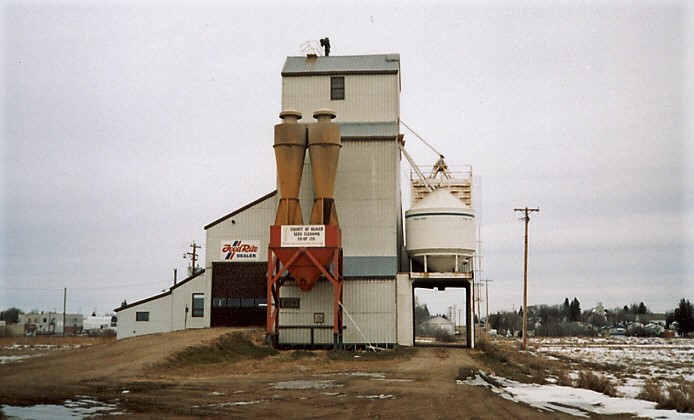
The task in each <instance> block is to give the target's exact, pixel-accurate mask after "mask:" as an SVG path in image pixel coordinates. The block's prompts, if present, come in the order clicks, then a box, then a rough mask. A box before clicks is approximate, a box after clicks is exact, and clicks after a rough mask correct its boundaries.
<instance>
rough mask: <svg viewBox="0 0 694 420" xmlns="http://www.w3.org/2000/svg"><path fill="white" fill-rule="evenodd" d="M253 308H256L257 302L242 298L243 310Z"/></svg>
mask: <svg viewBox="0 0 694 420" xmlns="http://www.w3.org/2000/svg"><path fill="white" fill-rule="evenodd" d="M253 306H255V301H254V300H253V298H241V307H242V308H252V307H253Z"/></svg>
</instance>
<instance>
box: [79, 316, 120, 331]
mask: <svg viewBox="0 0 694 420" xmlns="http://www.w3.org/2000/svg"><path fill="white" fill-rule="evenodd" d="M116 320H117V318H116V317H115V316H90V317H89V318H87V319H85V320H84V327H83V331H84V332H86V333H87V334H89V335H101V334H107V333H108V332H109V331H112V332H113V333H115V332H116V331H117V328H116Z"/></svg>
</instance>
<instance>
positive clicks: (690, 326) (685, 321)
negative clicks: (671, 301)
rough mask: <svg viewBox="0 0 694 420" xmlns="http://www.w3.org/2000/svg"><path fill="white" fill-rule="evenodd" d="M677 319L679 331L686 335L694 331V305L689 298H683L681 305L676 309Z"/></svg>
mask: <svg viewBox="0 0 694 420" xmlns="http://www.w3.org/2000/svg"><path fill="white" fill-rule="evenodd" d="M674 318H675V321H677V332H678V333H680V335H682V336H686V335H687V334H688V333H690V332H694V307H693V306H692V304H691V303H689V300H685V299H684V298H682V300H680V305H679V307H677V309H675V317H674Z"/></svg>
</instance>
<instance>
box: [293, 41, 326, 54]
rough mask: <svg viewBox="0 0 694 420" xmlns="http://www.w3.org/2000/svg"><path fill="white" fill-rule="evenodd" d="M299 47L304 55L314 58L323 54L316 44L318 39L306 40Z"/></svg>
mask: <svg viewBox="0 0 694 420" xmlns="http://www.w3.org/2000/svg"><path fill="white" fill-rule="evenodd" d="M321 41H322V40H321ZM299 48H300V49H301V53H302V54H306V57H311V58H316V57H319V56H322V55H323V48H321V46H319V45H318V41H306V42H304V43H303V44H301V46H300V47H299ZM326 55H327V54H326Z"/></svg>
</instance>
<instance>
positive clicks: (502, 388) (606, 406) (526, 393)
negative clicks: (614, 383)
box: [457, 375, 694, 419]
mask: <svg viewBox="0 0 694 420" xmlns="http://www.w3.org/2000/svg"><path fill="white" fill-rule="evenodd" d="M488 377H489V378H491V379H492V381H487V380H485V379H484V377H483V376H482V375H477V376H476V377H475V378H473V379H467V380H464V381H460V380H459V381H457V383H459V384H464V385H473V386H484V387H485V388H489V389H491V390H492V391H493V392H495V393H496V394H499V395H500V396H501V397H503V398H506V399H508V400H511V401H514V402H523V403H526V404H528V405H530V406H532V407H535V408H537V409H539V410H543V411H550V412H555V411H560V412H563V413H567V414H570V415H573V416H579V417H590V416H589V415H588V414H587V413H593V414H598V415H613V414H625V413H629V414H634V415H636V416H639V417H647V418H661V419H694V414H687V413H678V412H677V411H675V410H656V408H655V406H656V404H655V403H654V402H650V401H642V400H636V399H633V398H615V397H608V396H606V395H603V394H600V393H598V392H595V391H590V390H587V389H580V388H571V387H565V386H559V385H538V384H523V383H520V382H515V381H511V380H509V379H506V378H502V377H498V376H494V375H488ZM493 382H494V383H493ZM496 384H498V386H497V385H496Z"/></svg>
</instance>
